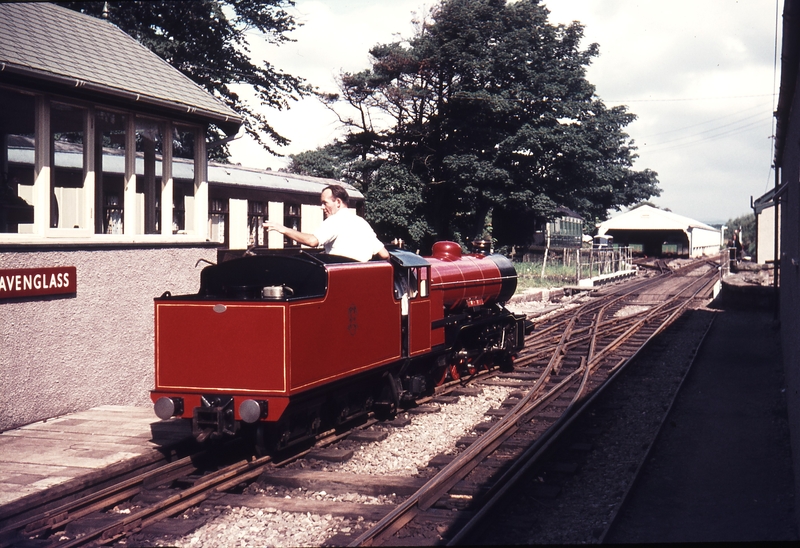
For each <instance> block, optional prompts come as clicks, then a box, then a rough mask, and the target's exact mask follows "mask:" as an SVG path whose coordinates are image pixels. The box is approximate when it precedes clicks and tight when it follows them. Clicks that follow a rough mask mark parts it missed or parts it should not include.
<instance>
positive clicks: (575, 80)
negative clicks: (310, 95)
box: [327, 0, 659, 248]
mask: <svg viewBox="0 0 800 548" xmlns="http://www.w3.org/2000/svg"><path fill="white" fill-rule="evenodd" d="M548 14H549V12H548V11H547V9H546V8H545V7H544V6H542V5H540V4H539V2H538V0H519V1H517V2H508V3H507V2H506V0H442V1H441V3H439V4H438V5H437V6H436V7H434V8H433V9H432V10H431V12H430V14H429V16H428V18H427V19H426V20H423V21H418V22H416V30H415V33H414V36H413V37H412V38H410V39H409V40H407V41H398V42H394V43H391V44H382V45H377V46H375V47H373V48H372V50H370V54H371V56H372V61H371V64H372V66H371V68H370V69H367V70H364V71H362V72H359V73H355V74H351V73H345V74H342V75H341V78H340V91H341V93H340V94H338V95H331V96H328V98H327V100H328V104H329V105H330V107H331V108H332V109H334V110H335V111H336V112H337V113H338V112H339V111H341V110H342V108H343V106H344V105H346V106H347V107H348V108H347V112H349V113H351V114H350V115H347V116H346V115H342V114H339V116H340V119H341V120H342V121H343V122H344V124H345V125H346V126H347V128H348V134H347V137H346V139H345V141H344V144H345V145H347V146H348V147H349V149H348V150H349V158H350V160H347V161H352V160H353V159H355V158H358V159H360V161H361V162H362V164H361V170H360V171H359V170H355V171H354V173H358V174H359V179H360V188H361V189H362V191H363V192H364V193H365V195H366V197H367V203H368V204H370V206H369V207H368V210H367V213H368V215H369V219H370V221H372V222H373V223H374V224H376V225H377V226H378V227H380V231H379V232H380V233H381V235H382V236H384V237H385V238H388V239H391V238H393V237H403V238H404V239H411V240H412V241H413V242H415V243H416V244H418V245H421V247H423V248H427V247H428V245H429V244H430V243H431V242H432V241H434V240H436V239H443V238H453V239H457V240H460V241H469V240H471V239H472V238H475V237H476V236H481V235H484V234H485V232H486V231H487V230H488V231H491V233H492V236H493V237H494V238H495V239H496V240H497V241H498V243H500V244H501V245H504V246H508V245H513V244H525V243H528V242H529V241H530V240H531V238H532V235H533V230H534V228H535V223H534V222H533V219H537V218H538V219H546V218H551V217H552V216H553V215H554V213H555V209H556V208H557V207H558V206H566V207H568V208H570V209H573V210H575V211H576V212H578V213H580V214H581V215H583V216H584V217H585V218H601V219H604V218H605V217H606V212H607V210H609V209H613V208H617V209H619V208H621V207H623V206H628V205H631V204H635V203H638V202H640V201H642V200H646V199H648V198H649V197H651V196H657V195H658V194H659V189H658V187H657V184H658V181H657V178H656V173H654V172H653V171H650V170H644V171H635V170H633V169H632V165H633V161H634V159H635V158H636V154H635V146H634V144H633V141H632V140H631V139H630V138H629V137H628V135H627V134H625V133H624V131H623V128H624V127H626V126H627V125H628V124H630V123H631V122H632V121H633V120H634V119H635V116H634V115H633V114H631V113H630V112H628V111H627V109H626V108H625V107H623V106H619V107H612V108H608V107H606V106H605V104H604V103H603V102H602V101H601V100H600V99H598V98H597V97H596V96H595V94H594V86H592V85H591V84H590V83H589V82H588V81H587V80H586V78H585V72H586V67H587V66H588V65H589V63H590V62H591V60H592V58H593V57H595V56H596V55H597V54H598V46H597V44H591V45H590V46H589V47H588V48H587V49H585V50H582V49H580V42H581V40H582V38H583V27H582V26H581V25H580V24H579V23H577V22H576V23H572V24H570V25H568V26H565V25H551V24H550V23H549V22H548V19H547V18H548ZM370 160H371V163H370V162H369V161H370ZM377 200H381V201H383V202H385V203H386V205H385V206H384V205H378V204H376V203H375V202H376V201H377ZM412 232H413V234H412Z"/></svg>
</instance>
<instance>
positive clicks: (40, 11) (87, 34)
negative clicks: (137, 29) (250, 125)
mask: <svg viewBox="0 0 800 548" xmlns="http://www.w3.org/2000/svg"><path fill="white" fill-rule="evenodd" d="M5 71H9V73H11V72H14V73H18V74H25V75H28V76H34V77H39V78H43V79H50V80H56V81H58V82H60V83H66V84H71V85H73V86H75V87H91V88H93V90H94V91H97V93H107V94H110V95H113V96H115V97H118V98H119V97H123V98H126V99H128V100H130V101H132V102H133V103H136V102H137V101H144V102H148V103H151V104H156V105H158V106H159V107H162V108H167V109H171V110H177V111H179V112H183V113H195V114H197V115H198V116H202V117H205V118H211V119H212V120H214V121H215V122H217V123H222V124H227V125H228V127H230V126H231V123H233V124H235V125H238V124H240V123H241V121H242V119H241V117H240V116H239V115H238V114H237V113H236V112H235V111H233V110H232V109H230V108H229V107H228V106H227V105H225V104H223V103H222V102H221V101H219V100H217V99H216V98H214V97H213V96H212V95H211V94H210V93H208V92H207V91H206V90H205V89H203V88H201V87H200V86H199V85H197V84H195V83H194V82H193V81H192V80H190V79H189V78H188V77H186V76H184V75H183V74H182V73H181V72H180V71H178V70H177V69H175V68H174V67H172V66H171V65H169V64H168V63H167V62H166V61H164V60H163V59H161V58H160V57H158V56H157V55H156V54H154V53H153V52H151V51H150V50H148V49H147V48H145V47H144V46H142V45H141V44H139V43H138V42H137V41H136V40H134V39H133V38H132V37H131V36H129V35H128V34H126V33H124V32H122V31H121V30H120V29H119V28H117V27H116V26H114V25H112V24H111V23H109V22H107V21H103V20H100V19H97V18H94V17H90V16H87V15H83V14H81V13H78V12H75V11H72V10H68V9H66V8H61V7H59V6H55V5H53V4H47V3H40V2H30V3H0V79H2V73H3V72H5ZM64 80H66V81H64Z"/></svg>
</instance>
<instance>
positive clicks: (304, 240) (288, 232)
mask: <svg viewBox="0 0 800 548" xmlns="http://www.w3.org/2000/svg"><path fill="white" fill-rule="evenodd" d="M264 228H266V229H269V230H274V231H275V232H278V233H279V234H283V235H284V236H287V237H289V238H290V239H292V240H294V241H296V242H300V243H301V244H303V245H307V246H309V247H317V246H319V240H317V237H316V236H314V235H313V234H308V233H307V232H300V231H299V230H295V229H293V228H289V227H287V226H283V225H282V224H280V223H276V222H275V221H267V222H265V223H264ZM384 251H385V250H384ZM386 255H387V257H386V258H388V255H389V253H388V252H387V253H386Z"/></svg>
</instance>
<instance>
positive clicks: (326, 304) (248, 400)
mask: <svg viewBox="0 0 800 548" xmlns="http://www.w3.org/2000/svg"><path fill="white" fill-rule="evenodd" d="M390 254H391V258H390V260H389V261H384V260H380V261H379V260H373V261H369V262H366V263H359V262H352V261H350V260H349V259H344V258H341V257H336V256H333V255H327V254H324V253H320V252H316V251H313V250H266V249H256V250H255V251H254V252H253V253H252V254H250V255H248V256H243V257H240V258H236V259H232V260H229V261H224V262H220V263H219V264H216V265H210V266H207V267H205V268H204V269H203V271H202V272H201V275H200V289H199V291H198V292H197V294H192V295H171V294H169V293H165V294H164V295H162V296H161V297H159V298H156V299H155V389H154V390H153V391H152V393H151V398H152V400H153V402H154V403H155V412H156V414H157V415H158V416H159V417H160V418H162V419H170V418H175V417H177V418H181V419H185V420H191V421H192V431H193V433H194V435H195V436H196V437H197V439H198V440H200V441H202V440H204V439H207V438H219V437H222V436H225V435H236V434H239V433H244V434H248V435H253V436H254V437H255V439H256V441H257V443H258V445H259V446H262V447H263V446H268V447H272V448H282V447H285V446H287V445H289V444H291V443H294V442H296V441H299V440H302V439H307V438H309V437H311V436H314V435H316V434H317V433H318V432H320V431H321V430H327V429H329V428H334V427H337V426H339V425H341V424H343V423H345V422H347V421H349V420H351V419H353V418H355V417H356V416H359V415H363V414H364V413H367V412H370V411H372V412H375V413H376V414H377V415H379V416H385V417H390V416H392V415H393V414H394V413H395V412H396V411H397V410H398V408H400V407H402V406H407V405H412V404H413V402H414V400H415V399H417V398H419V397H421V396H423V395H426V394H430V393H432V391H433V389H434V387H435V386H437V385H439V384H441V383H443V382H446V381H448V380H451V379H458V378H461V377H464V376H465V375H470V374H473V373H475V372H476V371H478V370H480V369H483V368H488V367H493V366H509V365H510V364H511V362H512V359H513V357H514V356H515V354H516V353H517V351H518V350H519V349H520V348H521V347H522V344H523V339H524V316H519V315H515V314H512V313H511V312H509V311H508V310H507V309H506V308H505V307H504V306H503V304H504V303H505V302H506V301H507V300H508V299H509V298H510V297H511V296H512V295H513V294H514V291H515V290H516V284H517V279H516V271H515V269H514V267H513V265H512V263H511V262H510V261H509V260H508V259H506V258H505V257H503V256H501V255H483V254H480V253H477V254H462V251H461V247H460V246H459V245H458V244H456V243H454V242H437V243H436V244H435V245H434V247H433V252H432V254H431V256H430V257H421V256H419V255H416V254H414V253H410V252H407V251H403V250H390Z"/></svg>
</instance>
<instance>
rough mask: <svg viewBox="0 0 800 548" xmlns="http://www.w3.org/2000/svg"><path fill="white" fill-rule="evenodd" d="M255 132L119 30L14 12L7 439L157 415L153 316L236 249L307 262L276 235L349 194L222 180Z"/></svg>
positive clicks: (1, 379)
mask: <svg viewBox="0 0 800 548" xmlns="http://www.w3.org/2000/svg"><path fill="white" fill-rule="evenodd" d="M242 123H243V120H242V118H241V116H239V115H238V114H237V113H236V112H234V111H233V110H232V109H230V108H229V107H228V106H226V105H225V104H224V103H223V102H222V101H220V100H218V99H217V98H215V97H213V96H212V95H211V94H209V93H208V92H206V91H205V90H204V89H202V88H201V87H199V86H198V85H196V84H195V83H194V82H192V81H191V80H189V79H188V78H187V77H185V76H184V75H183V74H181V73H180V72H179V71H178V70H176V69H174V68H173V67H171V66H170V65H169V64H167V63H166V62H164V61H163V60H162V59H160V58H159V57H157V56H156V55H154V54H153V53H152V52H150V51H149V50H147V49H146V48H144V47H143V46H141V45H140V44H139V43H138V42H136V41H135V40H134V39H133V38H131V37H130V36H128V35H127V34H125V33H123V32H122V31H120V30H119V29H118V28H117V27H115V26H114V25H112V24H110V23H108V22H107V21H103V20H100V19H96V18H93V17H88V16H85V15H82V14H79V13H77V12H74V11H71V10H67V9H64V8H60V7H57V6H54V5H52V4H46V3H33V2H32V3H8V4H0V173H1V175H2V180H1V181H0V340H1V341H2V343H0V344H1V345H2V352H0V385H2V386H3V391H2V393H0V407H2V409H4V413H3V415H2V416H0V431H2V430H5V429H8V428H12V427H15V426H19V425H22V424H27V423H30V422H34V421H37V420H42V419H45V418H48V417H52V416H57V415H60V414H64V413H68V412H72V411H77V410H84V409H88V408H90V407H94V406H97V405H102V404H120V405H149V403H150V401H149V397H148V394H149V390H150V389H151V388H152V384H153V353H154V345H153V298H154V297H157V296H159V295H161V294H162V293H164V292H165V291H170V292H171V293H173V294H181V293H193V292H195V291H196V290H197V287H198V285H199V271H200V268H201V267H202V265H204V264H206V262H214V261H216V260H217V255H218V250H219V249H220V248H231V249H241V250H245V249H246V248H247V247H249V246H250V245H268V246H269V247H273V248H281V247H285V246H293V245H295V242H292V241H288V240H284V237H283V236H281V235H279V234H277V233H269V234H268V235H265V234H264V232H263V230H261V228H260V227H261V223H262V222H263V221H264V220H266V219H268V218H269V219H279V220H280V221H281V222H283V223H284V224H287V225H289V226H294V227H297V228H298V229H301V230H303V231H305V232H310V231H313V230H314V229H315V228H316V227H317V226H318V225H319V223H321V222H322V219H323V213H322V210H321V208H320V206H319V194H320V192H321V190H322V189H323V188H324V187H325V186H326V185H327V184H330V183H331V182H334V181H331V180H326V179H317V178H312V177H301V176H296V175H291V174H287V173H281V172H271V171H263V170H255V169H249V168H243V167H240V166H233V165H228V164H216V163H209V162H208V150H209V148H211V147H214V146H217V145H218V144H219V143H207V142H206V135H207V131H208V128H209V126H214V127H216V128H218V129H220V130H221V131H222V132H223V133H224V134H226V135H228V136H230V137H233V136H235V135H236V134H237V133H238V132H240V131H241V126H242ZM345 186H347V185H345ZM348 190H349V191H350V192H351V194H352V195H353V197H354V198H355V200H356V202H357V203H361V202H363V196H362V195H361V194H359V193H358V192H357V191H355V190H354V189H352V188H349V189H348ZM221 366H224V364H221Z"/></svg>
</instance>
